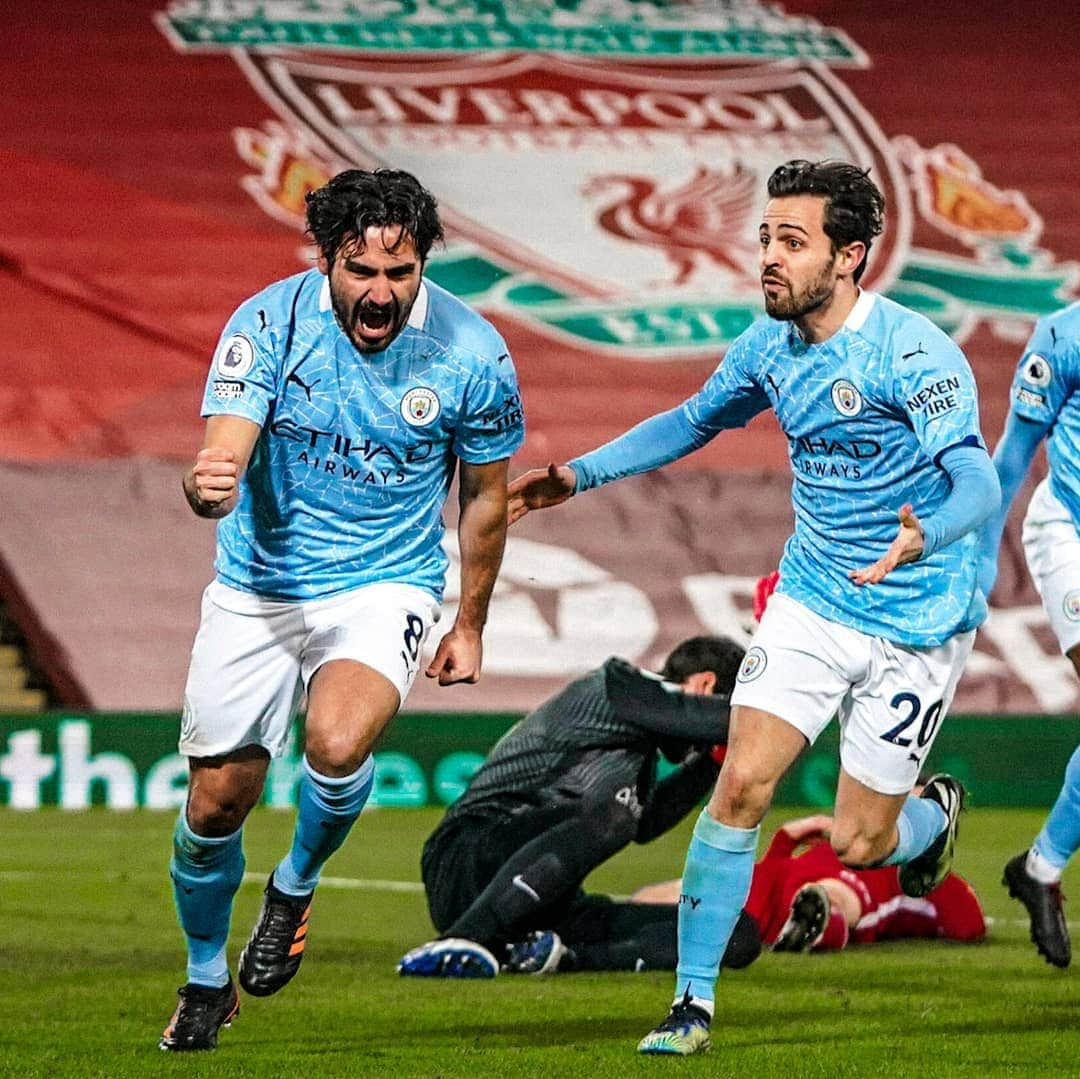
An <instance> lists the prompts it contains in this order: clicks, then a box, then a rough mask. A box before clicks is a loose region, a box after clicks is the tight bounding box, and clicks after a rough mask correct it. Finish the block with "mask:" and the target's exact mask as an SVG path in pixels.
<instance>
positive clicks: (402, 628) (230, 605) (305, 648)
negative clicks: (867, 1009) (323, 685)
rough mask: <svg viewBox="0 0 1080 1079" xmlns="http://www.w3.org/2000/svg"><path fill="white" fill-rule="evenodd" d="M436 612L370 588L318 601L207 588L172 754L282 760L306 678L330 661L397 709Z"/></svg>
mask: <svg viewBox="0 0 1080 1079" xmlns="http://www.w3.org/2000/svg"><path fill="white" fill-rule="evenodd" d="M438 619H439V605H438V604H437V603H436V601H435V598H434V597H433V596H432V595H431V593H430V592H426V591H425V590H424V589H422V588H415V587H413V586H411V585H403V584H389V583H388V584H373V585H367V586H365V587H363V588H357V589H353V590H351V591H349V592H344V593H342V594H341V595H337V596H330V597H328V598H326V599H318V600H306V601H302V602H294V601H286V600H273V599H266V598H265V597H263V596H258V595H254V594H252V593H250V592H240V591H238V590H237V589H235V588H230V587H228V586H227V585H224V584H222V583H221V582H220V581H212V582H211V583H210V584H209V585H208V586H207V588H206V591H205V592H204V593H203V600H202V621H201V623H200V625H199V631H198V633H197V634H196V636H195V644H194V647H193V648H192V651H191V667H190V668H189V670H188V679H187V686H186V687H185V689H184V713H183V718H182V720H181V725H180V752H181V753H183V754H185V755H186V756H189V757H218V756H221V755H223V754H225V753H229V752H231V751H232V750H235V749H239V748H240V747H241V746H248V745H260V746H263V747H264V748H265V749H266V750H267V751H268V752H269V753H270V755H271V756H273V757H277V756H280V755H281V754H282V752H284V748H285V744H286V741H287V739H288V735H289V725H290V723H291V722H292V718H293V715H294V714H295V712H296V709H297V707H298V706H299V704H300V701H301V699H302V697H303V693H304V690H305V689H306V687H307V685H308V683H309V682H310V681H311V677H312V675H314V673H315V672H316V671H317V670H318V669H319V668H320V667H321V666H322V665H323V664H324V663H327V662H329V661H330V660H333V659H351V660H356V661H357V662H359V663H363V664H366V665H367V666H368V667H372V668H374V669H375V670H376V671H378V672H379V673H380V674H382V675H384V676H385V677H386V678H388V679H389V680H390V681H391V682H393V684H394V685H395V686H396V687H397V691H398V693H399V695H400V697H401V703H402V704H403V703H404V702H405V698H406V697H407V696H408V693H409V690H410V688H411V687H412V684H413V681H414V680H415V678H416V674H417V671H418V670H419V667H420V653H421V649H422V648H423V646H424V641H425V640H426V639H427V635H428V633H429V632H430V631H431V627H432V626H433V625H434V624H435V622H437V621H438Z"/></svg>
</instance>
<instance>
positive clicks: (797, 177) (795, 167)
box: [768, 159, 885, 283]
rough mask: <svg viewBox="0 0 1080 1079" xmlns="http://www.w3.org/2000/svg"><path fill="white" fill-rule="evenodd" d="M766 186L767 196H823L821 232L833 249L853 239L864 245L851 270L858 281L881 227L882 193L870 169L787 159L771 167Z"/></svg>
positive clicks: (843, 164) (833, 162) (776, 197)
mask: <svg viewBox="0 0 1080 1079" xmlns="http://www.w3.org/2000/svg"><path fill="white" fill-rule="evenodd" d="M768 190H769V198H771V199H778V198H784V197H786V196H788V195H820V196H821V197H822V198H824V199H825V235H826V236H828V237H829V239H830V240H831V241H832V249H833V251H834V252H835V251H837V250H838V249H839V248H841V247H845V246H846V245H847V244H850V243H854V242H856V241H859V242H860V243H863V244H865V245H866V255H864V256H863V260H862V262H861V263H859V266H858V268H857V269H856V270H855V273H854V274H853V280H854V281H855V282H856V283H858V280H859V278H860V277H862V275H863V271H864V270H865V269H866V259H867V257H868V256H869V254H870V246H871V244H872V243H873V240H874V237H875V236H878V235H880V234H881V230H882V228H883V227H884V225H883V221H882V219H883V217H884V214H885V196H884V195H882V193H881V191H880V190H879V189H878V186H877V184H875V183H874V181H873V180H871V179H870V170H869V169H860V168H859V167H858V166H857V165H851V164H849V163H848V162H846V161H803V160H801V159H799V160H795V161H788V162H787V163H786V164H784V165H781V166H779V168H777V169H775V170H774V171H773V174H772V175H771V176H770V177H769V183H768Z"/></svg>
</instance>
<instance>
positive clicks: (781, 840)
mask: <svg viewBox="0 0 1080 1079" xmlns="http://www.w3.org/2000/svg"><path fill="white" fill-rule="evenodd" d="M831 827H832V818H831V817H829V816H825V815H818V816H813V817H800V818H799V819H798V820H793V821H788V822H787V823H786V824H784V825H782V826H781V827H780V828H779V829H778V830H777V832H776V834H775V835H774V836H773V838H772V842H771V843H770V844H769V846H768V849H767V850H766V851H765V854H764V855H763V856H762V858H761V859H760V860H759V861H758V862H757V863H756V864H755V865H754V873H753V877H752V878H751V882H750V894H749V896H748V897H747V900H746V908H745V913H747V914H749V915H750V917H752V918H753V919H754V922H755V924H756V925H757V927H758V930H759V932H760V934H761V939H762V942H763V944H765V945H766V946H767V947H770V948H771V949H772V950H773V951H776V952H808V951H811V950H814V951H836V950H839V949H841V948H845V947H847V945H848V944H849V943H852V944H872V943H874V942H877V941H886V940H908V939H913V938H929V939H937V940H955V941H978V940H982V939H983V938H984V937H985V936H986V921H985V919H984V918H983V912H982V908H981V907H980V906H979V900H978V897H977V896H976V895H975V892H974V891H973V890H972V888H971V885H970V884H968V882H967V881H965V880H964V879H963V878H962V877H959V876H957V875H956V874H955V873H949V874H948V875H947V876H946V877H945V879H944V880H943V881H942V882H941V883H940V884H939V885H938V886H937V887H936V888H934V889H933V890H932V891H930V892H929V893H928V894H927V895H925V896H923V897H922V898H920V899H914V898H912V897H911V896H909V895H906V894H905V893H904V891H903V890H902V889H901V887H900V883H899V880H898V879H897V871H896V867H895V866H884V867H882V868H881V869H849V868H848V867H847V866H845V865H844V864H843V863H842V862H841V861H840V859H839V858H837V857H836V854H835V852H834V851H833V849H832V847H831V846H830V845H829V842H828V834H829V830H830V829H831ZM681 883H682V882H681V881H677V880H675V881H666V882H664V883H662V884H650V885H647V886H646V887H644V888H641V889H639V890H638V891H637V892H635V893H634V895H633V896H632V898H633V899H634V900H635V901H638V902H643V903H672V904H674V903H677V902H678V898H679V893H680V891H681Z"/></svg>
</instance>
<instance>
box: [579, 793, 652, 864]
mask: <svg viewBox="0 0 1080 1079" xmlns="http://www.w3.org/2000/svg"><path fill="white" fill-rule="evenodd" d="M581 823H582V828H583V831H584V833H585V834H586V835H587V836H588V837H589V838H590V840H591V843H592V846H593V847H594V848H596V849H597V850H598V851H601V852H602V851H608V852H610V853H612V854H613V853H615V851H619V850H622V848H623V847H625V846H626V845H627V844H628V843H630V842H631V841H632V840H633V839H634V837H635V836H636V835H637V828H638V809H637V793H636V792H635V791H634V790H633V788H630V787H624V788H620V790H618V791H615V792H614V793H612V794H609V795H605V796H604V797H603V798H601V799H597V800H596V802H595V803H594V804H593V805H591V806H590V807H589V808H588V810H587V811H586V812H584V813H583V814H582V817H581Z"/></svg>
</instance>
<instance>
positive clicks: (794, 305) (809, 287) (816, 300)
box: [764, 255, 836, 322]
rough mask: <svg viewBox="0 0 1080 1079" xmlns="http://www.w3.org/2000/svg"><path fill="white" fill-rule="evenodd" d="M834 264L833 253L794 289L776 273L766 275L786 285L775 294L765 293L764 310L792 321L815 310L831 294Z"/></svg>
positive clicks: (834, 257) (772, 315) (770, 314)
mask: <svg viewBox="0 0 1080 1079" xmlns="http://www.w3.org/2000/svg"><path fill="white" fill-rule="evenodd" d="M835 265H836V256H835V255H833V256H832V257H831V258H830V259H829V261H828V262H827V263H825V265H824V266H822V267H821V270H820V272H819V273H818V274H817V275H816V276H815V277H814V278H813V279H812V280H810V281H809V282H807V284H805V285H804V286H803V287H802V288H801V289H799V290H798V291H795V290H794V289H793V288H792V287H791V282H790V281H788V280H786V279H784V278H781V277H780V276H779V275H778V274H775V273H770V274H767V275H766V276H767V277H769V278H771V279H772V280H778V281H781V282H782V284H783V285H785V286H786V288H785V289H782V290H781V291H780V292H778V293H777V294H776V295H775V296H770V295H769V294H768V293H767V292H766V293H765V294H764V295H765V312H766V314H768V315H769V317H770V318H777V319H783V320H785V321H787V322H794V321H796V320H797V319H800V318H802V317H803V316H804V315H808V314H810V312H811V311H816V310H817V309H818V308H819V307H820V306H821V305H822V304H823V303H825V302H826V300H828V299H829V298H830V297H831V296H832V294H833V288H834V284H835V283H834V280H833V267H834V266H835Z"/></svg>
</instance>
